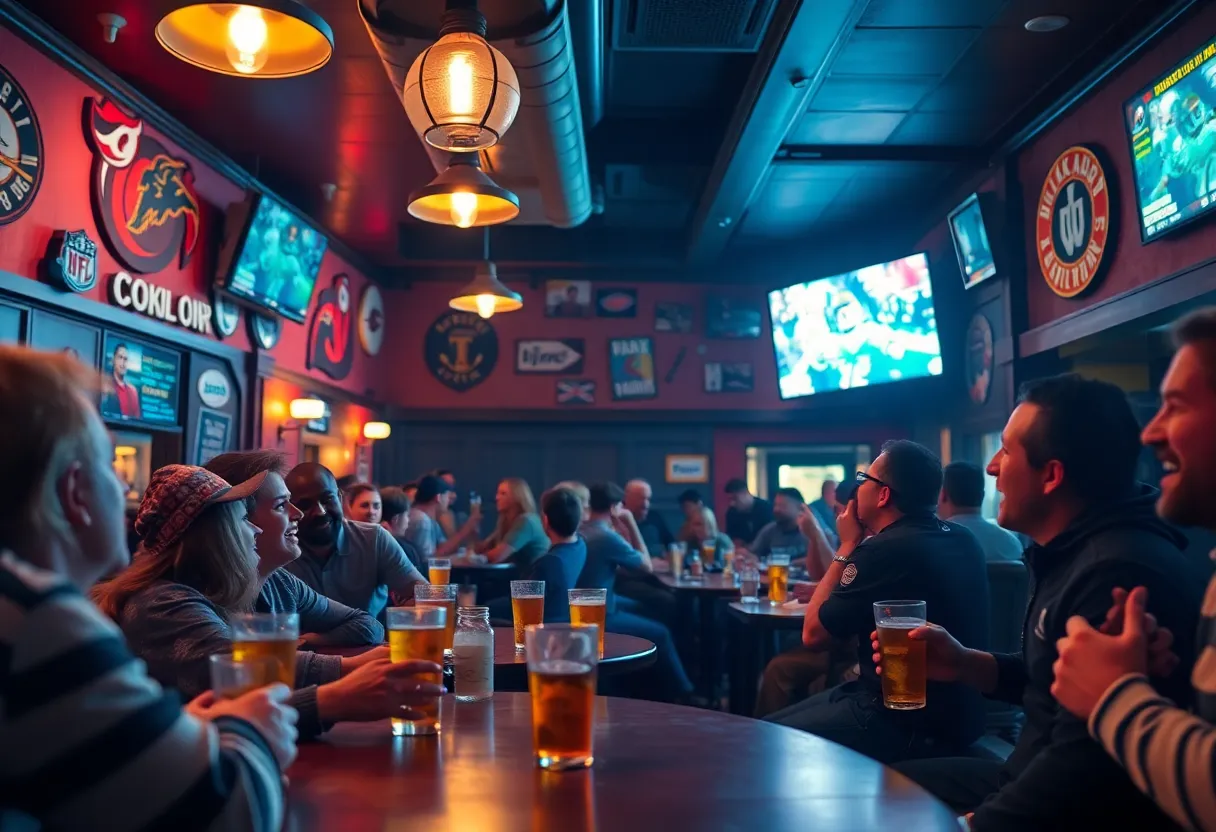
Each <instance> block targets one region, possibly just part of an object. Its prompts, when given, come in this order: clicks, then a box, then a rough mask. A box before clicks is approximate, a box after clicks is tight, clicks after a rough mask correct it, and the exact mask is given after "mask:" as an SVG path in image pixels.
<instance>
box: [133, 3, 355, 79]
mask: <svg viewBox="0 0 1216 832" xmlns="http://www.w3.org/2000/svg"><path fill="white" fill-rule="evenodd" d="M156 40H157V41H158V42H159V43H160V45H161V46H163V47H164V48H165V50H166V51H167V52H169V53H170V54H171V55H173V56H175V57H177V58H180V59H181V60H183V61H185V62H186V63H188V64H194V65H195V66H197V67H201V68H202V69H206V70H210V71H211V72H218V73H220V74H222V75H237V76H242V77H247V78H290V77H292V76H295V75H304V74H306V73H309V72H312V71H313V70H315V69H320V68H321V67H323V66H325V64H326V63H327V62H328V61H329V59H330V57H331V56H332V55H333V53H334V32H333V29H331V28H330V27H329V24H328V23H326V22H325V18H323V17H321V15H319V14H317V13H316V12H314V11H313V10H312V9H310V8H308V7H307V6H305V5H304V4H303V3H301V2H299V0H250V2H247V3H195V4H193V5H189V6H182V7H181V8H179V9H177V10H175V11H172V12H169V13H168V14H167V15H165V16H164V17H162V18H161V20H160V23H158V24H156Z"/></svg>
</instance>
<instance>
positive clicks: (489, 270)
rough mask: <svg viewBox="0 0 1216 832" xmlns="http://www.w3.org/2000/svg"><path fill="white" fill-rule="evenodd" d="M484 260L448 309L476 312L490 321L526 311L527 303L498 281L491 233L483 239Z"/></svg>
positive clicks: (452, 300) (488, 232)
mask: <svg viewBox="0 0 1216 832" xmlns="http://www.w3.org/2000/svg"><path fill="white" fill-rule="evenodd" d="M482 256H483V258H484V259H485V262H483V263H482V264H481V265H479V266H478V267H477V271H475V272H474V273H473V279H472V281H470V282H469V283H468V285H466V286H465V287H464V288H462V289H461V290H460V291H459V292H457V293H456V297H454V298H452V299H451V300H450V301H448V306H450V307H452V308H453V309H459V310H460V311H461V312H476V313H477V314H478V315H480V316H481V317H483V318H489V317H492V316H493V315H494V313H495V312H514V311H515V310H517V309H523V306H524V299H523V296H522V295H520V294H519V293H518V292H512V291H511V290H510V289H508V288H507V287H506V286H504V285H503V284H502V282H501V281H500V280H499V279H498V267H497V266H495V265H494V263H492V262H491V261H490V229H489V228H486V230H485V232H484V236H483V237H482Z"/></svg>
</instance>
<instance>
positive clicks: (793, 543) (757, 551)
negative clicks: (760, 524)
mask: <svg viewBox="0 0 1216 832" xmlns="http://www.w3.org/2000/svg"><path fill="white" fill-rule="evenodd" d="M805 505H806V502H805V501H804V500H803V499H802V492H801V491H799V490H798V489H797V488H779V489H777V495H776V496H775V497H773V521H772V522H771V523H769V524H768V525H766V526H765V527H764V528H762V529H761V530H760V531H759V532H758V533H757V534H756V539H755V540H753V541H751V542H750V543H749V544H748V545H746V546H743V547H740V551H743V552H746V553H747V554H748V555H751V556H752V557H755V558H762V559H763V558H767V557H768V556H769V555H771V554H774V553H776V554H787V555H789V556H790V559H791V560H797V559H799V558H801V557H803V553H804V552H806V547H807V539H806V535H804V534H803V533H802V529H800V528H799V527H798V517H799V515H801V514H802V509H803V507H804V506H805Z"/></svg>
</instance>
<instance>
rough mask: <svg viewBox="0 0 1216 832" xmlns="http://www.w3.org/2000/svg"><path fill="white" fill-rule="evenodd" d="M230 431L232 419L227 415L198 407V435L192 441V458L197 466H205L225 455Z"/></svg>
mask: <svg viewBox="0 0 1216 832" xmlns="http://www.w3.org/2000/svg"><path fill="white" fill-rule="evenodd" d="M231 430H232V417H231V416H229V415H228V414H227V413H220V412H219V411H217V410H210V409H208V408H206V407H200V408H199V410H198V435H197V436H196V437H195V440H194V458H195V459H197V460H198V464H199V465H206V464H207V463H208V462H210V461H211V460H212V458H214V457H217V456H219V455H220V454H222V453H227V452H228V450H229V448H228V437H229V434H230V433H231Z"/></svg>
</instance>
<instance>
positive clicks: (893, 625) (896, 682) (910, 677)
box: [874, 601, 925, 711]
mask: <svg viewBox="0 0 1216 832" xmlns="http://www.w3.org/2000/svg"><path fill="white" fill-rule="evenodd" d="M874 623H875V625H877V627H876V629H877V630H878V652H879V654H880V655H881V656H882V676H881V677H880V678H881V679H882V703H883V704H884V705H886V706H887V707H888V708H890V709H891V710H893V711H913V710H916V709H918V708H923V707H925V643H924V642H923V641H913V640H912V639H910V638H908V633H910V632H912V631H913V630H915V629H916V628H917V627H923V626H924V625H925V602H924V601H879V602H878V603H877V604H875V605H874Z"/></svg>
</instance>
